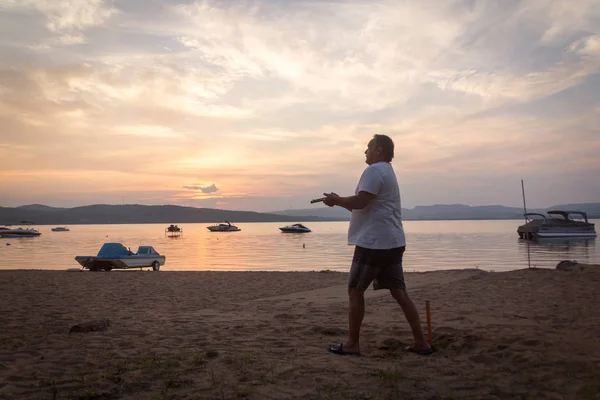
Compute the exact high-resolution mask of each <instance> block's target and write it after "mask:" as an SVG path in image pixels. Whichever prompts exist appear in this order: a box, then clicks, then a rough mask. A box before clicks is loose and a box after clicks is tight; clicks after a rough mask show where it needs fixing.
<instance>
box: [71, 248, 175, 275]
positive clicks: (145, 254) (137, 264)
mask: <svg viewBox="0 0 600 400" xmlns="http://www.w3.org/2000/svg"><path fill="white" fill-rule="evenodd" d="M75 260H76V261H77V262H78V263H79V264H80V265H81V266H82V267H83V268H87V269H89V270H90V271H102V270H104V271H110V270H111V269H127V268H150V267H151V268H152V269H153V270H154V271H158V270H159V269H160V267H161V265H165V261H166V257H165V256H163V255H160V254H159V253H158V252H157V251H156V250H154V248H153V247H152V246H140V247H139V248H138V251H137V252H136V253H133V252H131V251H130V250H129V249H127V248H125V246H123V245H122V244H121V243H104V245H103V246H102V247H101V248H100V251H99V252H98V255H96V256H76V257H75Z"/></svg>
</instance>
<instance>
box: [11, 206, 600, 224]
mask: <svg viewBox="0 0 600 400" xmlns="http://www.w3.org/2000/svg"><path fill="white" fill-rule="evenodd" d="M552 209H554V210H556V209H558V210H569V211H572V210H578V211H585V212H587V213H588V217H589V218H600V203H583V204H562V205H556V206H552V207H550V208H547V209H530V210H527V211H529V212H542V213H543V212H546V211H548V210H552ZM402 215H403V218H404V219H405V220H457V219H521V218H523V210H522V209H521V208H519V207H504V206H497V205H493V206H476V207H471V206H467V205H463V204H438V205H433V206H417V207H415V208H412V209H405V208H403V209H402ZM349 219H350V212H348V211H347V210H345V209H343V208H340V207H332V208H330V207H323V206H322V205H321V206H320V207H315V208H309V209H302V210H282V211H277V212H273V213H258V212H253V211H229V210H219V209H214V208H195V207H182V206H173V205H163V206H144V205H138V204H127V205H104V204H96V205H91V206H84V207H73V208H57V207H48V206H45V205H41V204H32V205H26V206H20V207H0V224H12V225H18V224H20V223H21V221H31V222H32V223H34V224H36V225H75V224H145V223H165V224H177V223H185V222H188V223H194V222H205V223H216V222H222V221H231V222H234V223H235V222H299V221H306V222H310V221H347V220H349ZM23 223H24V222H23Z"/></svg>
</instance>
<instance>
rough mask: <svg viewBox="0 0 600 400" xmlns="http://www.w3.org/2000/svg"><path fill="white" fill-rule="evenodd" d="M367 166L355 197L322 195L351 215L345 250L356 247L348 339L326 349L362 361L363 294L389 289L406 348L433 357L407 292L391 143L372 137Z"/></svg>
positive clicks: (352, 270)
mask: <svg viewBox="0 0 600 400" xmlns="http://www.w3.org/2000/svg"><path fill="white" fill-rule="evenodd" d="M365 155H366V160H365V162H366V163H367V164H368V165H369V166H368V167H367V168H366V169H365V170H364V172H363V174H362V176H361V177H360V181H359V182H358V186H357V187H356V192H355V195H354V196H349V197H340V196H338V195H337V194H335V193H323V195H324V196H325V199H324V203H325V204H327V205H328V206H329V207H333V206H340V207H344V208H346V209H347V210H349V211H351V212H352V217H351V219H350V227H349V228H348V244H350V245H355V246H356V247H355V249H354V256H353V258H352V266H351V268H350V278H349V281H348V298H349V299H348V300H349V302H348V322H349V329H348V338H347V339H346V341H345V342H343V343H340V344H336V345H331V346H329V351H330V352H332V353H334V354H340V355H360V344H359V336H360V326H361V324H362V320H363V317H364V313H365V297H364V294H365V290H366V289H367V288H368V287H369V285H370V284H371V282H373V288H374V289H375V290H379V289H389V291H390V293H391V295H392V297H393V298H394V299H395V300H396V301H397V302H398V304H399V305H400V307H401V308H402V311H403V312H404V316H405V317H406V319H407V321H408V323H409V324H410V327H411V329H412V333H413V336H414V343H413V344H412V345H410V346H408V347H407V348H406V350H407V351H412V352H415V353H417V354H421V355H428V354H431V353H432V352H433V350H432V348H431V346H430V345H429V343H427V340H426V339H425V335H424V334H423V330H422V328H421V321H420V320H419V313H418V311H417V308H416V307H415V304H414V303H413V302H412V300H411V299H410V297H409V296H408V293H407V292H406V285H405V283H404V273H403V270H402V255H403V253H404V249H405V246H406V240H405V236H404V230H403V227H402V213H401V208H400V189H399V187H398V181H397V179H396V174H395V173H394V169H393V168H392V165H391V164H390V162H391V161H392V158H393V157H394V142H393V141H392V139H391V138H389V137H388V136H386V135H374V136H373V139H371V141H369V144H368V146H367V150H366V151H365Z"/></svg>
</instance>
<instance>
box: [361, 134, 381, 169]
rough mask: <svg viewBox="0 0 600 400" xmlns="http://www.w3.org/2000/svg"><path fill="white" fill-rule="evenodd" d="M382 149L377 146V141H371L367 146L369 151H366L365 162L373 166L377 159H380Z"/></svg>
mask: <svg viewBox="0 0 600 400" xmlns="http://www.w3.org/2000/svg"><path fill="white" fill-rule="evenodd" d="M379 153H380V149H379V148H378V147H377V146H375V139H371V141H370V142H369V144H368V145H367V150H365V156H366V157H365V162H366V163H367V165H371V164H373V163H374V162H375V160H376V159H377V157H379Z"/></svg>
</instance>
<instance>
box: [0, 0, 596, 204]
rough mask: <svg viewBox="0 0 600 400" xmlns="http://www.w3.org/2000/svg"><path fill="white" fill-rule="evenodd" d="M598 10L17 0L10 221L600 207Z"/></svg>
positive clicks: (0, 112) (10, 88)
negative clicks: (152, 209)
mask: <svg viewBox="0 0 600 400" xmlns="http://www.w3.org/2000/svg"><path fill="white" fill-rule="evenodd" d="M598 93H600V0H572V1H558V0H547V1H541V0H532V1H513V0H503V1H497V0H491V1H476V0H464V1H442V0H426V1H418V2H417V1H401V0H390V1H366V0H365V1H357V0H355V1H350V0H348V1H345V0H330V1H318V0H256V1H252V0H243V1H242V0H240V1H237V0H221V1H174V0H62V1H56V0H0V172H1V174H0V187H1V188H2V190H1V191H0V205H2V206H16V205H22V204H31V203H41V204H48V205H53V206H67V207H71V206H79V205H87V204H97V203H107V204H121V203H122V202H125V203H138V204H178V205H187V206H200V207H216V208H224V209H234V210H255V211H271V210H279V209H286V208H309V207H310V204H309V203H308V202H309V200H310V199H311V198H314V197H318V196H320V195H321V193H322V192H324V191H335V192H337V193H340V194H342V195H343V194H352V192H353V190H354V187H355V185H356V182H357V179H358V178H359V176H360V173H361V172H362V170H363V169H364V167H365V166H366V165H365V164H364V154H363V152H364V150H365V147H366V143H367V142H368V141H369V139H370V138H371V136H372V135H373V134H374V133H386V134H388V135H390V136H391V137H392V138H393V139H394V140H395V142H396V158H395V159H394V161H393V165H394V167H395V169H396V173H397V175H398V180H399V182H400V184H401V189H402V199H403V206H405V207H408V208H411V207H414V206H416V205H431V204H449V203H463V204H469V205H484V204H502V205H509V206H519V205H521V204H522V200H521V186H520V180H521V179H524V180H525V187H526V192H527V200H528V205H530V206H532V207H536V206H538V207H545V206H551V205H553V204H560V203H577V202H598V201H600V178H599V177H598V175H599V174H600V95H598Z"/></svg>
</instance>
